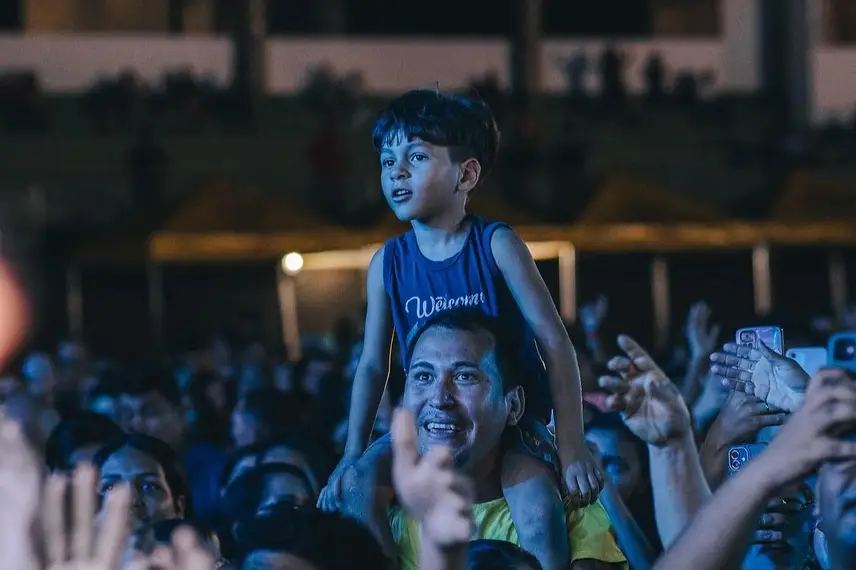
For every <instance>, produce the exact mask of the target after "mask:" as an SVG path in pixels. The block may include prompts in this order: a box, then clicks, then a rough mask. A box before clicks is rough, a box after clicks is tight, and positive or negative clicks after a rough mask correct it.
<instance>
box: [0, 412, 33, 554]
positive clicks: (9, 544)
mask: <svg viewBox="0 0 856 570" xmlns="http://www.w3.org/2000/svg"><path fill="white" fill-rule="evenodd" d="M41 480H42V469H41V464H40V462H39V458H38V457H37V455H36V453H35V452H34V451H33V449H32V447H30V445H29V442H28V441H27V438H26V436H25V435H24V432H23V430H22V429H21V427H20V425H19V424H18V423H17V422H15V421H14V420H12V419H10V418H8V417H6V416H5V414H3V412H2V410H0V505H3V508H2V509H0V552H2V553H3V561H4V566H5V567H8V568H16V569H21V570H35V569H36V568H37V567H38V563H37V560H36V548H35V547H34V545H33V536H32V529H33V524H34V523H35V521H36V518H37V516H38V509H39V495H40V493H41Z"/></svg>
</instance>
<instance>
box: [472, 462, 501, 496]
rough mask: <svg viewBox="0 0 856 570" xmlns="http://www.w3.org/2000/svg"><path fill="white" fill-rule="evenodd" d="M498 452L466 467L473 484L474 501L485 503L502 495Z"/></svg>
mask: <svg viewBox="0 0 856 570" xmlns="http://www.w3.org/2000/svg"><path fill="white" fill-rule="evenodd" d="M500 464H501V462H500V459H499V455H498V452H496V453H492V454H491V455H490V456H488V457H486V458H485V459H484V460H482V461H480V462H479V463H478V464H477V465H474V466H473V467H472V468H471V469H467V470H466V473H467V475H469V476H470V478H471V479H472V480H473V484H474V485H475V491H476V496H475V502H476V503H486V502H488V501H493V500H496V499H498V498H500V497H501V496H502V482H501V469H500Z"/></svg>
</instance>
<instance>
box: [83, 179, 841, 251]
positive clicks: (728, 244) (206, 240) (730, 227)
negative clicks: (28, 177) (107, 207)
mask: <svg viewBox="0 0 856 570" xmlns="http://www.w3.org/2000/svg"><path fill="white" fill-rule="evenodd" d="M794 187H795V188H797V189H801V190H800V192H803V194H799V193H797V190H792V193H791V194H788V196H791V197H790V198H788V200H791V202H787V201H786V200H784V199H783V202H782V204H790V203H797V204H804V203H808V202H812V201H814V202H817V201H819V200H818V199H817V197H816V195H811V197H810V198H809V197H805V198H800V200H803V201H802V202H800V201H798V200H797V199H796V198H794V197H793V196H797V197H799V196H806V194H805V193H806V192H811V191H814V190H805V189H804V188H806V187H807V185H805V184H802V185H797V184H796V183H794ZM809 188H817V187H816V186H809ZM842 199H843V198H842ZM848 203H850V202H848ZM792 207H796V206H792ZM840 207H841V206H840V204H839V208H840ZM472 210H473V211H474V212H476V213H477V214H479V215H481V216H483V217H485V218H488V219H497V220H502V221H505V222H507V223H509V224H510V225H512V226H513V227H514V228H515V230H516V231H517V232H518V233H519V234H520V235H521V237H522V238H523V239H524V240H525V241H527V242H528V243H530V244H541V245H543V247H542V248H541V249H540V250H539V251H542V254H543V255H550V253H549V252H551V251H554V250H555V249H556V247H554V246H555V244H559V243H563V244H572V245H573V246H574V247H575V248H577V249H581V250H586V251H601V252H623V251H651V252H658V251H662V252H667V251H677V250H698V249H718V248H735V249H737V248H751V247H753V246H755V245H757V244H759V243H768V244H770V245H851V244H856V224H852V223H850V222H849V219H852V217H848V218H847V219H846V220H841V221H840V222H829V221H811V218H810V219H809V220H808V221H803V222H799V223H796V222H793V221H790V219H789V218H788V217H787V216H786V215H785V214H782V213H781V212H780V215H782V216H784V218H783V219H777V220H772V221H768V222H739V221H725V220H723V218H722V214H721V212H720V211H718V210H717V209H716V208H714V207H711V206H709V205H707V204H700V203H697V202H695V201H692V200H688V199H686V198H681V197H676V196H671V195H669V194H667V193H666V192H664V191H662V190H660V189H658V188H656V187H652V186H649V185H646V184H638V183H635V182H632V181H629V180H626V179H623V178H614V179H612V180H610V181H607V183H606V184H604V186H603V187H602V188H601V191H600V192H599V193H598V194H597V195H596V196H595V198H594V200H593V201H592V203H591V205H590V207H589V208H588V210H587V211H586V213H585V214H584V216H583V218H582V220H581V222H580V223H577V224H572V225H543V224H538V223H536V222H535V220H534V219H533V218H532V217H531V216H529V215H527V214H526V213H525V212H523V211H521V210H520V209H515V208H511V207H509V206H508V205H506V204H504V203H502V202H500V201H496V200H491V199H490V198H489V197H488V196H481V195H478V194H477V195H476V196H475V197H474V199H473V204H472ZM782 211H785V210H784V206H782ZM850 211H853V210H850ZM839 219H840V218H839ZM406 229H407V225H406V224H402V223H401V222H399V221H398V220H396V219H395V218H394V216H393V215H392V213H391V212H390V213H388V214H387V215H386V216H385V217H384V218H383V219H382V221H381V222H380V223H378V224H377V225H375V226H373V227H370V228H365V229H352V228H351V229H349V228H343V227H339V226H333V225H331V224H329V223H328V222H325V221H324V220H320V219H318V218H317V217H315V216H312V215H310V214H309V213H307V212H305V211H303V210H302V209H300V208H299V207H295V206H292V205H289V204H284V203H281V202H279V201H277V200H273V199H269V198H265V197H263V196H261V195H259V194H257V193H255V192H252V191H249V190H245V189H242V188H239V187H237V186H233V185H229V184H213V185H210V184H209V185H207V186H205V187H204V188H203V189H202V190H201V191H199V192H196V193H194V194H193V195H192V196H191V197H189V198H188V199H186V200H183V201H182V203H180V204H179V205H178V206H177V207H176V208H175V209H174V210H173V211H172V213H171V214H170V215H168V216H167V217H166V219H165V220H164V221H163V223H162V224H160V225H158V226H157V227H155V228H151V227H145V226H143V225H141V224H140V223H135V224H127V225H126V226H125V229H123V230H122V231H121V232H119V233H114V234H112V235H108V236H107V237H106V238H104V239H101V240H97V241H95V242H92V243H88V244H85V245H84V246H83V247H82V248H80V249H79V250H78V251H77V252H76V256H75V257H76V259H77V260H78V261H82V262H97V263H116V262H122V261H124V262H128V263H137V264H139V263H145V262H147V261H155V262H158V263H193V262H236V261H276V260H278V259H280V258H281V257H282V256H283V255H284V254H285V253H288V252H292V251H296V252H300V253H303V254H310V253H315V252H336V254H337V255H336V256H335V259H337V260H339V261H336V262H335V263H336V264H341V263H345V262H346V261H347V259H348V256H349V255H351V256H353V257H354V259H352V260H350V261H347V263H346V266H353V265H354V264H356V263H358V261H357V258H359V259H363V258H365V257H366V255H367V252H371V251H374V249H375V248H377V247H378V246H379V244H381V243H383V242H384V241H385V240H386V239H388V238H389V237H391V236H394V235H396V234H398V233H401V232H402V231H404V230H406ZM546 244H551V245H549V246H547V245H546ZM369 257H370V254H369ZM333 259H334V257H331V256H327V261H326V262H325V263H333ZM359 264H362V262H359Z"/></svg>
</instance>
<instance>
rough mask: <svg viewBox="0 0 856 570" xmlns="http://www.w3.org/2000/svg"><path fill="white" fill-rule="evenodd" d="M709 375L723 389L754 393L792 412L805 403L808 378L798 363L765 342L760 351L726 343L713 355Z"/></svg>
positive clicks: (760, 346) (777, 406) (764, 400)
mask: <svg viewBox="0 0 856 570" xmlns="http://www.w3.org/2000/svg"><path fill="white" fill-rule="evenodd" d="M710 360H711V361H712V362H713V364H712V365H711V367H710V372H711V373H712V374H714V375H716V376H718V377H719V379H720V381H721V382H722V384H723V385H724V386H728V387H729V388H731V389H732V390H738V391H741V392H746V393H747V394H752V395H754V396H755V397H756V398H758V399H759V400H762V401H763V402H766V403H767V404H769V405H770V406H773V407H775V408H778V409H780V410H785V411H788V412H792V411H794V410H796V409H797V408H798V407H799V406H800V404H801V403H802V401H803V397H804V396H805V390H806V386H807V385H808V380H809V376H808V374H807V373H806V372H805V370H803V369H802V367H801V366H800V365H799V364H798V363H797V362H796V361H795V360H792V359H790V358H788V357H786V356H782V355H781V354H777V353H775V352H773V351H772V350H770V348H769V347H768V346H767V345H765V344H764V343H763V342H761V343H760V345H759V348H758V349H755V348H751V347H748V346H737V345H736V344H735V343H731V342H730V343H727V344H726V345H725V346H724V347H723V350H722V352H714V353H713V354H711V355H710Z"/></svg>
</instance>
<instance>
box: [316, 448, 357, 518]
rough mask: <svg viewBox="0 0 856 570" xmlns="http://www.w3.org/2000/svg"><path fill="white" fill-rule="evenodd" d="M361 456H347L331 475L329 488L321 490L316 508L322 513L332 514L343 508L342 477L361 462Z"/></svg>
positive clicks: (328, 481) (328, 483)
mask: <svg viewBox="0 0 856 570" xmlns="http://www.w3.org/2000/svg"><path fill="white" fill-rule="evenodd" d="M360 457H361V456H360V455H359V454H345V455H344V456H343V457H342V459H341V460H340V461H339V464H338V465H337V466H336V469H334V470H333V473H331V474H330V478H329V479H328V480H327V486H326V487H324V488H323V489H321V493H320V494H319V495H318V502H317V504H316V506H317V507H318V508H319V509H321V510H322V511H327V512H328V513H332V512H335V511H338V510H340V509H341V506H342V476H343V475H344V474H345V473H346V472H347V471H348V469H350V468H351V467H353V466H354V465H355V464H356V463H357V461H359V460H360Z"/></svg>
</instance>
